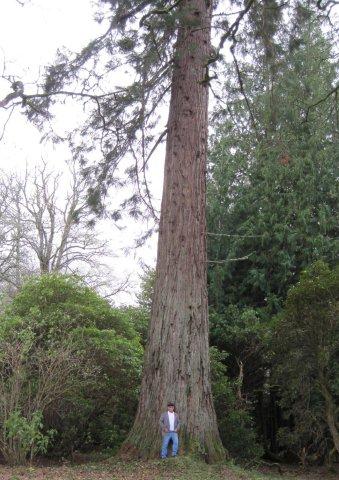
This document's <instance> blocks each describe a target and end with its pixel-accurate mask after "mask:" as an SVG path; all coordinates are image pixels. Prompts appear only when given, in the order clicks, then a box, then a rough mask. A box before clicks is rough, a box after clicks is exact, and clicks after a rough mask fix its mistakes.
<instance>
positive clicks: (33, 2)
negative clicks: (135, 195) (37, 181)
mask: <svg viewBox="0 0 339 480" xmlns="http://www.w3.org/2000/svg"><path fill="white" fill-rule="evenodd" d="M94 12H95V2H93V1H91V0H72V1H70V0H57V1H56V0H26V2H25V6H21V5H20V3H19V2H17V1H16V0H1V1H0V69H1V72H2V73H3V71H4V69H5V74H6V75H11V74H12V75H14V76H15V77H16V78H18V77H19V78H21V79H22V81H23V82H24V84H25V88H26V91H28V89H29V88H30V86H29V83H30V82H31V86H32V87H31V88H33V87H34V82H35V81H36V80H37V79H38V77H39V71H40V69H42V67H43V66H44V65H46V64H48V63H51V62H52V61H53V59H54V58H55V53H56V51H57V49H58V48H60V47H63V46H64V47H67V48H68V49H70V50H72V51H78V50H80V49H81V48H82V47H83V46H84V45H86V43H87V42H88V41H89V40H91V39H92V38H94V37H95V36H97V34H100V32H101V31H102V30H103V28H104V27H103V26H102V25H101V26H100V25H98V24H97V23H96V22H95V21H94V20H93V14H94ZM26 85H27V87H26ZM10 91H11V90H10V84H9V83H8V82H7V81H5V80H2V79H0V99H2V98H4V97H5V96H6V95H7V94H8V93H9V92H10ZM76 115H77V112H76V110H69V111H68V112H67V121H68V122H73V121H76ZM7 117H8V111H7V112H4V111H3V110H2V111H0V137H1V135H2V132H3V127H4V124H5V122H6V121H7ZM65 120H66V118H63V119H62V121H63V122H64V121H65ZM56 127H57V128H58V123H56ZM40 140H41V135H40V132H39V131H38V130H37V129H36V128H35V127H34V126H32V125H30V124H29V123H28V122H27V120H26V119H25V117H23V116H22V115H21V114H20V112H19V111H14V112H13V115H12V117H11V118H10V120H9V122H8V123H7V125H6V129H5V132H4V135H3V139H2V141H1V142H0V162H1V168H3V169H6V170H13V169H15V170H17V171H22V170H23V169H25V166H26V164H28V165H29V166H30V165H34V164H36V163H37V162H39V160H41V158H44V159H45V160H46V161H48V164H49V165H51V167H53V168H57V169H60V168H61V169H62V168H63V163H64V161H65V160H67V159H69V158H70V152H69V151H68V149H67V148H66V147H65V146H61V145H57V146H52V145H51V144H46V143H41V141H40ZM162 161H163V159H162V154H161V153H160V154H159V155H158V158H157V159H156V163H155V164H154V167H153V170H152V171H151V173H150V176H151V178H150V180H151V184H152V191H153V193H154V195H155V197H156V199H157V203H158V205H159V202H160V197H161V185H162V168H163V167H162ZM125 227H126V228H125V229H124V230H122V231H119V230H118V229H116V228H115V227H114V226H113V225H109V224H106V225H104V226H103V227H101V228H102V231H103V235H104V236H106V237H107V238H109V239H110V240H111V244H112V249H113V250H114V251H115V252H116V254H118V258H116V259H113V260H112V263H111V264H112V268H113V270H114V273H115V276H116V277H117V278H125V276H126V275H127V274H129V275H131V279H132V280H133V282H134V284H136V285H137V284H138V283H139V274H140V273H141V268H140V261H143V262H144V263H146V264H148V265H154V263H155V257H156V238H153V239H152V240H151V241H150V242H149V243H148V244H147V245H146V246H145V247H143V248H142V249H138V250H136V251H134V253H131V254H129V255H128V257H126V256H124V254H123V251H122V250H123V249H124V248H125V247H127V246H132V245H133V241H134V239H135V238H136V236H137V235H138V233H140V231H141V226H140V225H137V224H135V222H133V221H132V220H130V221H129V222H128V225H125ZM132 290H133V289H132ZM116 300H117V303H131V302H133V301H135V299H134V297H133V295H119V297H118V298H117V299H116Z"/></svg>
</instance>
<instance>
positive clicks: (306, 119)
mask: <svg viewBox="0 0 339 480" xmlns="http://www.w3.org/2000/svg"><path fill="white" fill-rule="evenodd" d="M338 90H339V84H338V85H336V86H335V87H333V88H332V90H331V91H330V92H328V93H327V95H325V97H322V98H321V99H320V100H318V101H317V102H315V103H313V104H312V105H308V107H307V108H306V113H305V119H304V120H303V121H302V123H306V122H307V121H308V115H309V112H310V110H311V108H314V107H316V106H318V105H320V103H323V102H325V101H326V100H327V99H328V98H329V97H330V96H331V95H333V94H334V93H337V92H338Z"/></svg>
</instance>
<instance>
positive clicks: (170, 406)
mask: <svg viewBox="0 0 339 480" xmlns="http://www.w3.org/2000/svg"><path fill="white" fill-rule="evenodd" d="M167 408H168V411H169V412H171V413H173V412H174V405H168V406H167Z"/></svg>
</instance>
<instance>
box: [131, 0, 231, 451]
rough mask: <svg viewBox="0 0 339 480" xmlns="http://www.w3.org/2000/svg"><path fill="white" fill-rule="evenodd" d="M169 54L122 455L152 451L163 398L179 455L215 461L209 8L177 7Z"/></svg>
mask: <svg viewBox="0 0 339 480" xmlns="http://www.w3.org/2000/svg"><path fill="white" fill-rule="evenodd" d="M180 13H181V21H180V22H181V23H180V25H179V29H178V31H179V33H178V39H177V43H176V50H175V57H174V58H175V60H174V62H175V63H174V67H173V80H172V90H171V93H172V94H171V102H170V111H169V119H168V124H167V129H168V133H167V144H166V159H165V179H164V191H163V198H162V207H161V218H160V226H159V244H158V259H157V270H156V279H155V291H154V297H153V305H152V315H151V323H150V330H149V342H148V346H147V352H146V356H145V364H144V376H143V381H142V388H141V395H140V402H139V408H138V412H137V417H136V420H135V424H134V426H133V429H132V431H131V432H130V434H129V436H128V438H127V440H126V442H125V444H124V450H125V451H130V450H133V451H134V450H136V449H138V450H140V451H141V453H142V454H146V455H149V454H150V453H152V454H154V453H157V452H158V449H159V439H158V431H159V425H158V422H159V412H160V411H161V409H162V408H164V407H165V405H166V402H167V401H169V400H170V399H172V400H174V401H175V402H176V405H177V407H178V410H179V412H180V417H181V420H182V423H183V434H182V441H183V440H184V439H185V447H186V448H189V449H191V448H194V447H195V446H196V445H197V444H198V445H200V447H202V448H203V449H204V451H205V452H206V455H207V456H208V458H209V459H210V460H215V459H218V458H220V457H221V456H222V445H221V442H220V438H219V433H218V429H217V423H216V416H215V412H214V408H213V403H212V396H211V385H210V378H209V376H210V375H209V358H208V316H207V291H206V248H205V168H206V143H207V113H208V112H207V108H208V86H207V84H206V82H205V81H204V79H205V75H206V62H207V59H208V55H209V49H210V22H211V6H210V5H208V2H206V1H205V0H196V1H193V2H188V1H185V2H182V4H181V8H180Z"/></svg>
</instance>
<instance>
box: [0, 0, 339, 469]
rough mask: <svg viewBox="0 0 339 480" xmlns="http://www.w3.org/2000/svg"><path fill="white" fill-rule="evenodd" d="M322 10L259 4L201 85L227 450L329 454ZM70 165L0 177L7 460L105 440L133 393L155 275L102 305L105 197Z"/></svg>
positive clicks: (333, 147)
mask: <svg viewBox="0 0 339 480" xmlns="http://www.w3.org/2000/svg"><path fill="white" fill-rule="evenodd" d="M331 14H332V12H331ZM331 14H329V12H328V10H326V11H324V12H322V11H320V13H319V8H317V5H313V3H312V2H289V4H288V5H285V4H280V3H278V2H275V1H274V0H265V1H263V2H258V3H257V4H255V5H254V6H253V7H252V9H251V10H250V11H249V13H248V18H247V20H246V24H243V25H242V27H240V28H239V30H238V32H237V36H236V41H233V43H232V44H231V49H230V55H228V56H227V57H226V58H228V57H229V60H225V59H224V61H222V62H221V63H219V64H218V66H216V67H215V68H216V72H215V74H217V75H218V78H217V79H215V83H214V84H213V82H211V90H212V95H214V98H215V101H214V104H215V106H214V108H213V111H212V112H211V118H210V126H211V137H210V151H209V157H208V169H207V206H208V209H207V226H208V233H207V237H208V262H209V263H208V295H209V318H210V345H211V347H210V355H211V364H212V387H213V395H214V402H215V408H216V413H217V417H218V425H219V430H220V434H221V438H222V441H223V445H224V447H225V448H226V450H227V452H228V453H229V455H230V456H231V457H233V458H235V459H238V460H250V461H251V462H253V461H255V460H258V459H260V458H266V460H267V459H270V460H274V461H282V460H284V461H290V460H292V461H295V462H301V463H302V464H303V465H306V464H323V463H329V464H331V463H333V462H335V461H336V460H337V459H338V450H339V433H338V396H339V384H338V370H339V368H338V339H339V337H338V291H339V289H338V286H339V285H338V284H339V276H338V269H337V268H336V259H337V245H338V244H337V223H338V222H337V220H338V219H337V199H338V186H337V161H338V148H337V141H338V119H339V117H338V88H337V86H336V81H337V64H336V56H337V51H336V49H335V47H336V43H335V41H336V40H335V39H336V37H335V34H336V28H335V24H334V25H333V23H331V22H333V18H332V17H331ZM121 48H122V49H124V50H126V49H127V50H128V49H131V50H133V48H135V46H134V45H133V44H132V43H128V41H127V40H125V43H122V44H121ZM3 77H4V78H5V77H6V74H5V73H4V75H3ZM7 80H11V79H10V78H9V77H8V78H7ZM12 85H13V82H12ZM17 88H19V89H20V88H21V87H20V85H18V86H17ZM14 92H15V90H14ZM31 120H33V121H36V119H35V118H34V113H33V115H31ZM47 132H48V133H49V135H47V137H48V139H49V141H50V140H51V135H52V134H51V132H50V131H48V130H47ZM52 137H53V135H52ZM53 140H54V141H60V139H57V138H55V137H53ZM67 140H68V141H69V142H70V143H71V144H72V141H73V139H71V138H70V137H69V138H68V139H67ZM71 146H73V147H74V145H71ZM85 148H86V147H85ZM73 153H74V150H73ZM76 153H78V152H75V157H76ZM82 153H83V150H82ZM86 153H88V154H89V155H95V150H94V153H93V150H92V149H91V148H88V150H87V151H86ZM76 165H77V164H76V163H73V162H72V163H71V166H70V174H69V178H70V179H71V187H70V189H69V191H67V192H66V194H65V190H64V189H60V179H59V178H58V174H57V173H56V172H53V171H51V169H50V168H49V166H48V159H46V163H45V164H43V165H42V166H41V167H37V169H35V170H34V171H31V172H28V173H27V174H26V175H23V176H20V177H19V176H17V175H14V174H8V173H7V174H3V176H2V179H1V190H2V195H1V198H2V200H1V206H0V209H1V212H0V213H1V216H0V222H1V226H2V228H1V239H0V241H1V292H2V297H1V298H2V307H1V310H2V313H1V324H0V338H1V347H2V348H1V358H0V362H1V376H0V394H1V405H0V424H1V427H0V430H1V432H0V438H1V439H0V450H1V453H2V455H3V457H4V459H5V461H6V462H8V463H9V464H17V463H19V464H20V463H24V462H25V461H26V460H27V458H30V459H31V460H33V459H34V458H35V457H36V456H37V455H39V454H44V455H46V456H49V457H52V458H53V457H54V458H55V457H65V456H69V455H72V454H74V452H75V451H82V452H86V451H91V450H93V449H99V450H100V449H101V450H105V449H110V450H109V451H110V452H112V451H116V450H117V449H118V448H119V446H120V445H121V443H122V441H123V440H124V438H125V437H126V434H127V432H128V430H129V429H130V427H131V425H132V422H133V418H134V415H135V411H136V407H137V402H138V395H139V389H140V378H141V369H142V358H143V348H144V346H145V344H146V342H147V325H148V320H149V316H150V309H151V301H152V291H153V281H154V273H153V271H152V269H150V270H149V271H147V272H146V273H144V275H143V278H142V284H141V292H140V293H139V294H138V305H132V306H120V307H118V306H114V294H116V291H117V290H119V289H121V288H124V287H125V283H126V282H125V279H122V283H118V284H117V285H115V286H114V287H113V288H111V287H112V279H111V277H110V272H109V271H108V270H107V269H106V268H105V267H104V266H103V265H104V263H105V261H104V259H105V258H107V257H109V256H110V255H111V252H110V251H109V248H108V245H107V242H105V241H102V236H100V235H98V234H97V233H96V220H95V215H94V214H101V213H102V211H101V210H100V208H99V209H98V203H96V202H94V201H93V197H92V203H91V202H90V203H88V201H87V199H88V196H87V194H88V185H87V183H86V179H83V177H80V176H79V174H78V170H77V166H76ZM128 173H129V174H130V177H135V171H133V170H131V169H130V170H129V171H128ZM132 179H134V180H135V178H132ZM138 185H139V186H140V185H141V186H142V188H143V191H142V194H141V195H140V196H139V198H137V197H136V196H135V194H134V193H133V195H132V196H130V197H129V199H128V201H125V200H124V201H123V202H122V204H121V205H120V207H119V208H117V209H116V210H115V211H111V210H109V216H110V221H111V222H118V219H119V218H120V216H124V215H125V213H127V212H128V213H130V214H131V215H132V216H134V217H135V218H138V219H139V221H140V222H146V216H147V215H149V211H150V210H152V208H153V206H152V205H153V204H152V203H151V194H148V193H149V192H147V190H145V188H147V184H146V183H145V182H140V183H139V184H138ZM127 188H131V187H127ZM62 196H63V197H64V198H65V201H64V203H61V202H60V201H59V198H60V197H62ZM140 205H141V206H140ZM142 205H143V206H142ZM145 206H146V207H147V208H146V209H145V208H144V207H145ZM146 210H147V212H148V213H146ZM93 211H94V214H93ZM105 211H106V212H107V210H105ZM153 214H154V215H153V217H156V212H154V211H153ZM147 219H148V220H147V221H148V222H150V220H149V217H147ZM89 220H90V221H89ZM153 220H154V225H155V226H154V227H151V228H149V229H147V232H146V236H144V238H141V239H140V238H139V239H138V241H139V242H141V241H145V240H146V239H147V238H148V236H149V235H151V234H152V233H153V230H154V229H156V218H153ZM93 252H95V255H94V253H93ZM98 253H99V255H98ZM86 268H87V270H85V271H84V269H86ZM73 273H76V274H77V275H76V276H74V275H73ZM89 273H90V274H89ZM79 274H80V276H79ZM92 287H94V290H93V288H92ZM95 289H96V290H95ZM104 296H106V298H103V297H104Z"/></svg>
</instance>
